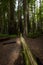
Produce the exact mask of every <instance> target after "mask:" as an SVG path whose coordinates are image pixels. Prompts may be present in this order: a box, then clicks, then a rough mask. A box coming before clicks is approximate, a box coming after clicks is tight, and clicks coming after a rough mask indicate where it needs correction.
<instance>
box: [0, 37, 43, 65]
mask: <svg viewBox="0 0 43 65" xmlns="http://www.w3.org/2000/svg"><path fill="white" fill-rule="evenodd" d="M25 39H26V42H27V44H28V45H29V47H30V49H31V51H32V53H33V54H34V55H35V56H36V57H37V58H39V59H40V61H41V62H42V63H43V36H41V37H38V38H35V39H32V38H25ZM17 40H19V38H9V39H8V38H6V39H5V40H0V65H23V58H22V55H21V52H20V51H21V45H20V44H18V43H17ZM42 65H43V64H42Z"/></svg>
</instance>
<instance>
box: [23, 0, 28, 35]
mask: <svg viewBox="0 0 43 65" xmlns="http://www.w3.org/2000/svg"><path fill="white" fill-rule="evenodd" d="M23 10H24V35H26V36H27V34H28V30H27V0H23Z"/></svg>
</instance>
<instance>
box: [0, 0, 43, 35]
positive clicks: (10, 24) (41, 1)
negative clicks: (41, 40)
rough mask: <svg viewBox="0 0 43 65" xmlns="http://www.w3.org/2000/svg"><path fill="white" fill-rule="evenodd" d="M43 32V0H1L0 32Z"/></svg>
mask: <svg viewBox="0 0 43 65" xmlns="http://www.w3.org/2000/svg"><path fill="white" fill-rule="evenodd" d="M29 32H32V33H34V32H35V33H36V32H40V33H43V0H0V33H6V34H19V33H22V34H26V35H28V33H29Z"/></svg>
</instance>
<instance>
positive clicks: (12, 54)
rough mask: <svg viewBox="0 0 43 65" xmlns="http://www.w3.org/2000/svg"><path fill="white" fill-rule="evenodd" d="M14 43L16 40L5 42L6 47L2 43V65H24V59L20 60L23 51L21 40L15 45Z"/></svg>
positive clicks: (0, 53)
mask: <svg viewBox="0 0 43 65" xmlns="http://www.w3.org/2000/svg"><path fill="white" fill-rule="evenodd" d="M14 41H15V39H12V40H8V41H4V42H3V43H5V45H3V43H2V42H1V43H0V44H1V45H0V65H23V64H22V63H21V59H22V58H19V57H20V50H21V45H20V42H19V38H17V39H16V42H15V43H11V42H14ZM7 43H9V44H7ZM10 43H11V44H10ZM17 59H18V60H19V61H18V60H17ZM16 60H17V61H16Z"/></svg>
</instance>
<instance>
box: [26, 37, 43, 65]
mask: <svg viewBox="0 0 43 65" xmlns="http://www.w3.org/2000/svg"><path fill="white" fill-rule="evenodd" d="M25 39H26V41H27V43H28V45H29V47H30V49H31V52H32V53H33V54H34V55H35V56H36V57H38V58H39V60H40V61H41V62H42V64H43V36H40V37H38V38H35V39H32V38H25Z"/></svg>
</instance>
